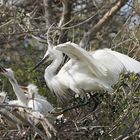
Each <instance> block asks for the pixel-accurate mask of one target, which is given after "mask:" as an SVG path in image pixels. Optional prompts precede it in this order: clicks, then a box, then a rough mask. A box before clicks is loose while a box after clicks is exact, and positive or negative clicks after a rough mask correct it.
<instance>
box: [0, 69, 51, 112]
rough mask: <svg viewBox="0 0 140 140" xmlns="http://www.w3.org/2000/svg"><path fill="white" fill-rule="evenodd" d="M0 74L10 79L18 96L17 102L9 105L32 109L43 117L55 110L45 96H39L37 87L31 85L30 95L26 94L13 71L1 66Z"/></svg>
mask: <svg viewBox="0 0 140 140" xmlns="http://www.w3.org/2000/svg"><path fill="white" fill-rule="evenodd" d="M0 73H2V74H3V75H4V76H5V77H7V78H8V79H9V81H10V83H11V84H12V86H13V90H14V92H15V94H16V96H17V100H13V101H9V104H16V105H20V106H24V107H30V108H32V109H33V110H34V111H38V112H40V113H42V114H43V115H46V114H47V113H48V112H50V111H51V110H52V109H53V107H52V105H51V104H50V103H49V102H48V101H47V100H46V99H45V98H44V97H43V96H41V95H39V94H38V88H37V86H35V85H33V84H30V85H29V86H28V87H26V89H27V90H28V93H29V94H25V93H24V90H23V86H19V85H18V83H17V81H16V79H15V77H14V72H13V71H12V69H10V68H8V69H5V68H3V67H2V66H0ZM24 89H25V87H24Z"/></svg>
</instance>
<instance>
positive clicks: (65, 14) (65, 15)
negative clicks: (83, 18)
mask: <svg viewBox="0 0 140 140" xmlns="http://www.w3.org/2000/svg"><path fill="white" fill-rule="evenodd" d="M61 2H62V5H63V11H62V15H61V18H60V21H59V24H58V27H61V26H62V25H63V24H65V23H68V22H69V21H70V19H71V7H72V1H69V0H61ZM59 40H60V42H61V43H64V42H66V41H67V30H65V31H64V30H62V31H61V33H60V39H59Z"/></svg>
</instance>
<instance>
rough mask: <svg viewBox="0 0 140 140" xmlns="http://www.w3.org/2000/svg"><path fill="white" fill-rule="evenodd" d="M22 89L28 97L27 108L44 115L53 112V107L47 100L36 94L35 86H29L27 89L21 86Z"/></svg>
mask: <svg viewBox="0 0 140 140" xmlns="http://www.w3.org/2000/svg"><path fill="white" fill-rule="evenodd" d="M22 89H23V90H24V92H26V93H27V95H28V98H29V101H28V103H27V106H28V107H30V108H32V109H33V110H35V111H38V112H40V113H41V114H44V115H46V114H48V113H49V112H51V111H53V110H54V108H53V106H52V105H51V104H50V103H49V102H48V101H47V98H45V97H43V96H41V95H39V94H38V88H37V86H36V85H34V84H29V85H28V86H27V87H23V86H22Z"/></svg>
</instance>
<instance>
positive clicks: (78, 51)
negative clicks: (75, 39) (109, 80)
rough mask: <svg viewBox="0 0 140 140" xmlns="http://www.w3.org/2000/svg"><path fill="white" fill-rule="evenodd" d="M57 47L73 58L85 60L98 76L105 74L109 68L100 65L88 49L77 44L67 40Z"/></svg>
mask: <svg viewBox="0 0 140 140" xmlns="http://www.w3.org/2000/svg"><path fill="white" fill-rule="evenodd" d="M56 49H57V50H59V51H62V52H63V53H66V54H67V55H68V56H69V57H70V58H71V59H78V60H80V61H83V62H84V63H85V64H86V65H87V66H88V68H89V69H90V71H91V72H92V73H93V74H94V75H95V76H97V77H100V76H103V75H104V76H105V75H106V74H107V69H106V68H105V67H103V66H102V65H100V64H99V63H98V62H97V61H96V60H95V59H94V58H93V57H92V56H91V55H90V53H89V52H87V51H86V50H84V49H82V48H80V47H78V45H77V44H75V43H71V42H67V43H64V44H60V45H58V46H56Z"/></svg>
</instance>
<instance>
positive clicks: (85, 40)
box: [79, 0, 128, 49]
mask: <svg viewBox="0 0 140 140" xmlns="http://www.w3.org/2000/svg"><path fill="white" fill-rule="evenodd" d="M127 2H128V0H118V1H117V3H116V4H115V5H114V6H113V7H112V8H111V9H110V10H109V11H108V12H107V13H106V14H105V15H104V16H103V17H102V18H101V19H100V20H99V21H98V23H97V24H96V25H94V26H93V27H92V28H91V29H89V30H88V32H86V33H85V34H84V36H83V38H82V40H81V41H80V44H79V45H80V47H82V48H85V49H87V46H88V43H89V41H90V40H91V39H92V38H93V37H95V35H96V33H97V32H99V31H100V30H101V29H102V28H103V27H104V26H105V25H106V24H107V23H108V22H109V21H110V20H111V18H112V17H113V16H114V15H115V14H116V13H117V12H118V11H119V10H120V8H121V7H122V6H124V5H125V4H126V3H127Z"/></svg>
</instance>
